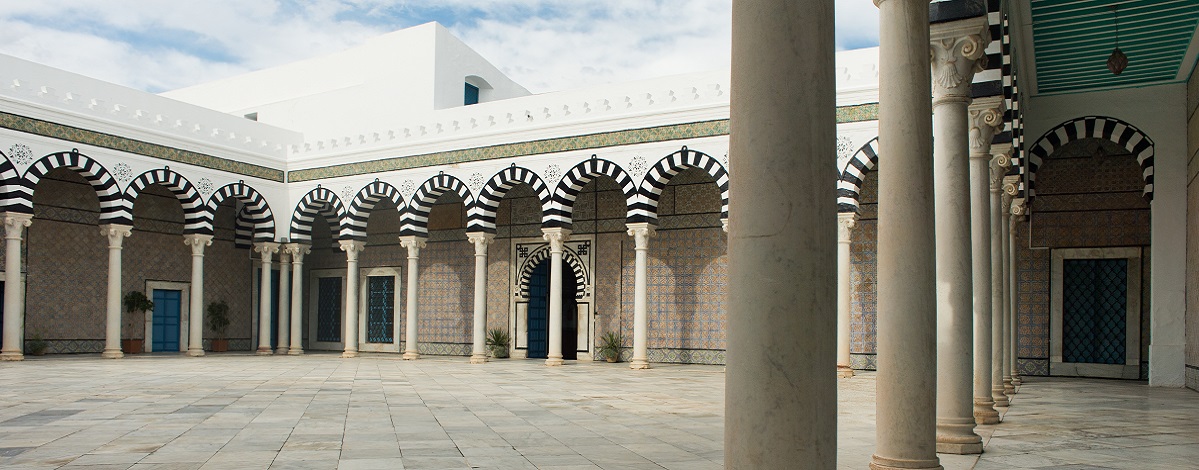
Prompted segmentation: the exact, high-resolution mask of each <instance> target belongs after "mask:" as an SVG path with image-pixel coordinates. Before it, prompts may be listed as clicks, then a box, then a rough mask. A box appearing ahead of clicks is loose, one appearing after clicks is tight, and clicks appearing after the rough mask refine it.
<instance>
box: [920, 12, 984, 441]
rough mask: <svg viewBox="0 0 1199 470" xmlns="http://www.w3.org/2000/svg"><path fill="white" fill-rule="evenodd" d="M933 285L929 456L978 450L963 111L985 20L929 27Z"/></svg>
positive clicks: (979, 60)
mask: <svg viewBox="0 0 1199 470" xmlns="http://www.w3.org/2000/svg"><path fill="white" fill-rule="evenodd" d="M931 35H932V43H931V55H932V76H933V77H935V79H934V80H933V90H932V91H933V101H932V105H933V133H934V137H933V144H934V145H933V176H934V188H933V190H934V191H933V192H934V200H935V207H936V210H935V214H936V216H935V218H936V260H937V261H936V263H937V274H936V279H937V281H936V285H937V452H942V453H949V454H979V453H982V450H983V445H982V438H981V437H979V435H978V434H975V433H974V411H973V403H974V400H973V388H972V385H973V383H974V363H973V360H974V354H973V348H974V337H973V334H974V331H973V326H974V325H973V315H974V311H973V301H974V298H973V291H972V288H973V283H972V282H971V279H970V275H971V262H970V248H971V246H970V242H971V240H970V160H969V155H970V143H969V140H968V137H969V125H968V117H967V113H968V106H969V104H970V84H971V81H972V79H973V77H974V73H975V72H978V71H981V70H982V68H983V63H984V61H985V60H986V59H985V58H984V57H985V55H984V49H985V48H986V45H987V43H988V42H990V34H989V30H988V25H987V19H986V17H977V18H970V19H966V20H959V21H953V22H948V23H939V24H935V25H933V26H932V32H931Z"/></svg>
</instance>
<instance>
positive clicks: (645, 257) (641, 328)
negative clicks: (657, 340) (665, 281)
mask: <svg viewBox="0 0 1199 470" xmlns="http://www.w3.org/2000/svg"><path fill="white" fill-rule="evenodd" d="M628 228H629V235H630V236H632V237H633V243H634V249H635V250H636V255H635V257H634V264H633V360H632V361H630V362H629V368H630V369H649V348H648V347H647V344H648V341H649V340H648V336H649V311H648V310H649V292H648V289H649V286H648V282H647V281H648V279H647V278H648V276H649V273H648V271H649V267H648V265H649V237H651V236H653V234H654V227H653V226H652V225H650V224H648V223H644V222H641V223H634V224H628Z"/></svg>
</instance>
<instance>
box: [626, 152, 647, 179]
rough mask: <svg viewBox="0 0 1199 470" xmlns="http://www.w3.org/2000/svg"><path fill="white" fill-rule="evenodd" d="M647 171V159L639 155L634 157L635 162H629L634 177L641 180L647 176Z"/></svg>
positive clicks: (630, 171)
mask: <svg viewBox="0 0 1199 470" xmlns="http://www.w3.org/2000/svg"><path fill="white" fill-rule="evenodd" d="M645 170H646V163H645V157H642V156H641V155H638V156H636V157H633V160H632V161H630V162H629V173H632V174H633V176H636V177H638V178H641V177H643V176H645Z"/></svg>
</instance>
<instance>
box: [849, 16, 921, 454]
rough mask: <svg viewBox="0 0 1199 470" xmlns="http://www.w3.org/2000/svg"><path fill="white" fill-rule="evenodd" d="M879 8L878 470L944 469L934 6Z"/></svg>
mask: <svg viewBox="0 0 1199 470" xmlns="http://www.w3.org/2000/svg"><path fill="white" fill-rule="evenodd" d="M875 4H876V5H878V7H879V75H880V76H881V77H884V80H881V81H880V82H879V119H878V121H879V126H878V127H879V137H878V142H879V146H880V149H879V154H880V155H884V157H882V158H883V159H885V160H886V161H885V163H883V164H882V165H881V166H880V167H879V171H878V194H879V203H878V323H877V329H878V340H877V341H878V343H877V351H878V374H877V375H876V377H877V378H876V381H877V385H876V390H877V392H876V394H877V398H876V400H875V410H876V416H877V421H876V423H877V424H876V430H877V435H878V440H877V444H876V450H875V452H874V455H873V456H872V457H871V461H870V468H872V469H876V470H879V469H892V468H907V469H916V468H919V469H929V468H936V469H939V468H941V465H940V461H939V460H938V459H937V453H936V447H937V445H936V441H937V439H936V433H937V426H936V420H937V414H936V383H937V289H936V284H935V273H936V255H935V251H934V249H935V246H936V237H935V221H934V218H933V217H934V214H935V212H934V211H935V207H934V205H933V159H932V153H933V152H932V144H933V143H932V118H931V117H932V109H931V107H932V104H931V103H930V100H929V94H930V93H931V88H932V84H931V72H930V71H931V68H930V57H929V43H930V36H929V27H928V2H927V1H924V0H875ZM831 193H832V192H831V191H830V194H831Z"/></svg>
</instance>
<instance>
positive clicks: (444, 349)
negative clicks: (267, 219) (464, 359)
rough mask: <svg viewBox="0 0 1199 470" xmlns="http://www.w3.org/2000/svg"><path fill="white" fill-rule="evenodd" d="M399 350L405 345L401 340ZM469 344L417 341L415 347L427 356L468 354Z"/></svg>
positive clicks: (469, 352)
mask: <svg viewBox="0 0 1199 470" xmlns="http://www.w3.org/2000/svg"><path fill="white" fill-rule="evenodd" d="M400 343H401V345H400V350H401V351H403V350H404V348H405V346H404V345H403V341H401V342H400ZM471 347H472V345H470V344H461V343H417V345H416V349H417V350H418V351H420V353H421V355H428V356H470V354H471Z"/></svg>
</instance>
